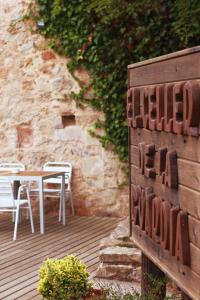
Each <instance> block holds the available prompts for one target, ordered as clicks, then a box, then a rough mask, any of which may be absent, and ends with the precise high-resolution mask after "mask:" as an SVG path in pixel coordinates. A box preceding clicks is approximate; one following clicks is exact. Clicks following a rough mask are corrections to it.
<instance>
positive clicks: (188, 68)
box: [128, 52, 200, 87]
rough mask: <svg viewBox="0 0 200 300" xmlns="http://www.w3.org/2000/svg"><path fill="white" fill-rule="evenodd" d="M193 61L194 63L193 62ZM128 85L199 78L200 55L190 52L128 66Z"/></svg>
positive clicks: (134, 85)
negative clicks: (167, 58) (149, 62)
mask: <svg viewBox="0 0 200 300" xmlns="http://www.w3.org/2000/svg"><path fill="white" fill-rule="evenodd" d="M194 61H195V64H194ZM128 71H129V87H136V86H142V85H150V84H159V83H166V82H175V81H181V80H191V79H196V78H200V55H199V53H198V52H197V53H192V54H190V55H184V56H180V57H174V58H172V59H170V63H169V61H168V60H164V61H158V62H155V63H154V64H149V65H148V64H147V65H144V66H142V65H141V66H139V67H136V68H129V70H128Z"/></svg>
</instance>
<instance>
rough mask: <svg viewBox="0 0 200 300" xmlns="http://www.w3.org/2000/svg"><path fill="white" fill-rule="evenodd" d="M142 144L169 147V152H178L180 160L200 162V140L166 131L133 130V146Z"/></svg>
mask: <svg viewBox="0 0 200 300" xmlns="http://www.w3.org/2000/svg"><path fill="white" fill-rule="evenodd" d="M142 142H145V143H146V144H156V145H157V146H158V147H164V146H165V147H168V148H169V150H176V152H177V154H178V157H179V158H184V159H188V160H191V161H196V162H200V139H197V138H194V137H191V136H183V135H176V134H173V133H167V132H164V131H161V132H159V131H150V130H147V129H139V128H138V129H134V128H131V144H132V145H135V146H138V144H139V143H142Z"/></svg>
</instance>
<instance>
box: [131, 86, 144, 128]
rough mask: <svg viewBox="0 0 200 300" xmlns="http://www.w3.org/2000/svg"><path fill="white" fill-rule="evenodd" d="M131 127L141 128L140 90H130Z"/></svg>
mask: <svg viewBox="0 0 200 300" xmlns="http://www.w3.org/2000/svg"><path fill="white" fill-rule="evenodd" d="M132 115H133V118H132V126H133V127H135V128H142V127H143V124H142V116H141V112H140V89H139V88H134V89H133V90H132Z"/></svg>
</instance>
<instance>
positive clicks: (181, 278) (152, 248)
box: [133, 226, 200, 300]
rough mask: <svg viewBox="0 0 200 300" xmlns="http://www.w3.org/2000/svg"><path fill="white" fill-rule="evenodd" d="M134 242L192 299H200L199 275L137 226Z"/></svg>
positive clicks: (134, 232)
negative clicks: (171, 255) (170, 254)
mask: <svg viewBox="0 0 200 300" xmlns="http://www.w3.org/2000/svg"><path fill="white" fill-rule="evenodd" d="M133 240H134V242H135V243H136V245H137V246H139V247H140V249H141V250H142V251H143V252H144V253H145V255H147V256H148V257H149V259H150V260H151V261H153V262H154V263H155V264H156V265H157V266H159V268H160V269H161V270H162V271H163V272H164V273H166V274H168V275H169V276H170V277H171V279H172V280H174V281H175V282H176V284H177V285H178V286H179V287H180V288H181V289H182V290H183V291H185V292H186V293H187V294H188V295H189V296H190V297H191V298H192V299H194V300H199V299H200V285H199V283H200V276H199V275H198V274H196V273H195V272H194V271H192V270H191V269H190V268H189V267H187V266H184V265H182V264H180V263H179V262H177V261H176V259H175V258H174V257H170V256H169V254H168V253H167V251H164V250H162V248H160V246H159V245H157V244H156V243H155V242H153V241H152V240H151V239H149V238H148V237H147V236H146V235H145V234H144V233H143V232H141V230H140V229H138V228H136V227H135V226H134V228H133Z"/></svg>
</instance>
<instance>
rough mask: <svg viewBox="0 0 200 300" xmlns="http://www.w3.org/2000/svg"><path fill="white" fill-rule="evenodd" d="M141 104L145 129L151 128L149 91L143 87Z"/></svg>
mask: <svg viewBox="0 0 200 300" xmlns="http://www.w3.org/2000/svg"><path fill="white" fill-rule="evenodd" d="M140 104H141V115H142V121H143V127H144V128H146V129H148V128H149V99H148V89H147V88H145V87H142V88H141V89H140Z"/></svg>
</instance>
